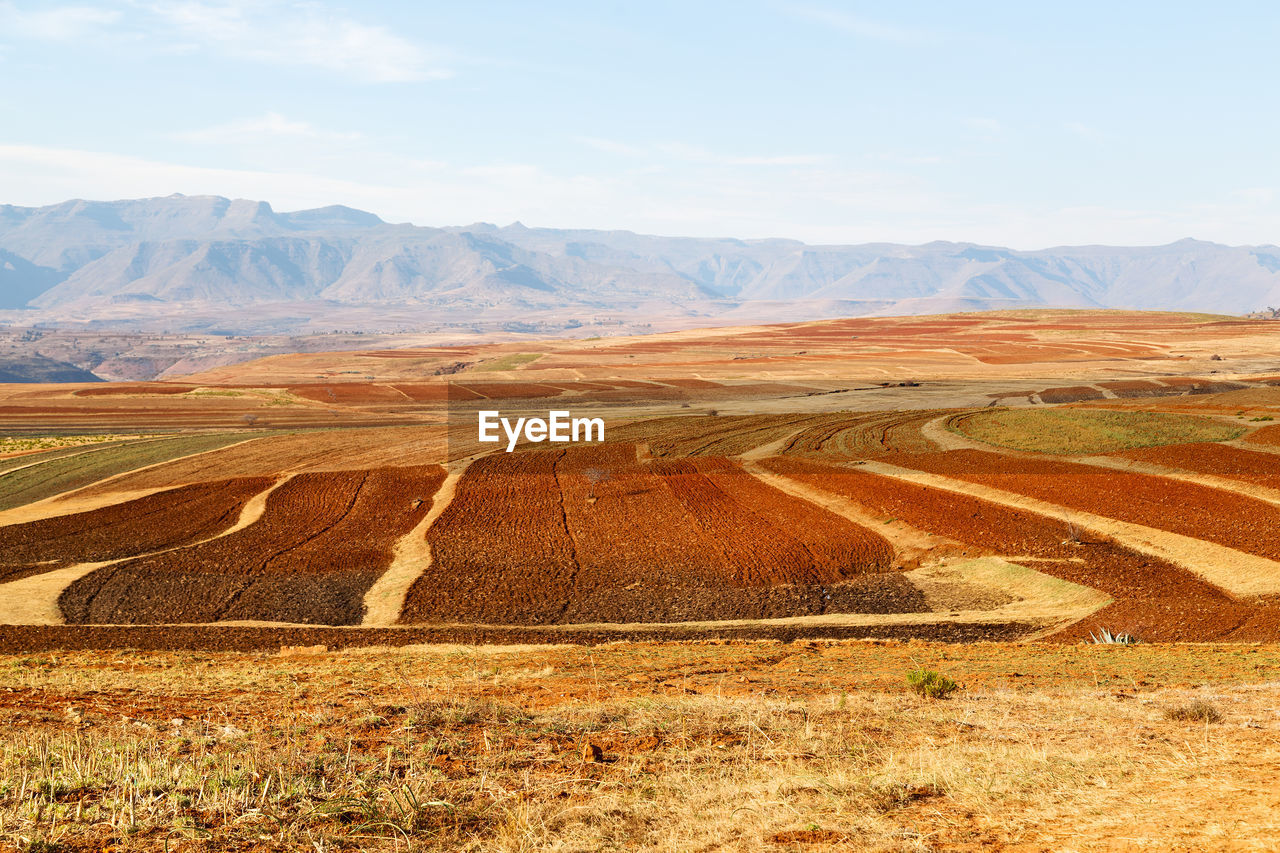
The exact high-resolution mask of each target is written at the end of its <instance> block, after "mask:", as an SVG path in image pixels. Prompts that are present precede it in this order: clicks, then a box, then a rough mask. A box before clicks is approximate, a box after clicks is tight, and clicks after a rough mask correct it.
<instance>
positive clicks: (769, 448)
mask: <svg viewBox="0 0 1280 853" xmlns="http://www.w3.org/2000/svg"><path fill="white" fill-rule="evenodd" d="M802 432H804V430H803V429H798V430H796V431H794V432H789V433H787V434H786V435H784V436H783V437H782V438H780V439H778V440H777V441H771V442H769V443H768V444H762V445H760V446H759V447H753V448H751V449H750V450H748V451H747V452H746V453H739V454H738V458H739V459H741V460H742V461H743V462H755V461H756V460H759V459H767V458H768V457H770V456H777V455H778V451H779V450H782V448H784V447H786V446H787V445H788V444H790V443H791V440H792V439H794V438H795V437H796V436H797V435H799V434H800V433H802ZM758 470H762V469H758ZM752 473H755V472H754V471H753V472H752ZM764 473H768V472H767V471H766V472H764ZM756 476H757V477H759V476H760V475H759V474H756Z"/></svg>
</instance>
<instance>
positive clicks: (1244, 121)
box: [0, 0, 1280, 249]
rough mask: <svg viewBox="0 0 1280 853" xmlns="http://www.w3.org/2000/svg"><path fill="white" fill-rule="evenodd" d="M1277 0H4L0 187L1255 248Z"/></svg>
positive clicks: (395, 212)
mask: <svg viewBox="0 0 1280 853" xmlns="http://www.w3.org/2000/svg"><path fill="white" fill-rule="evenodd" d="M1277 44H1280V4H1275V3H1271V2H1230V1H1229V0H1228V2H1220V3H1215V4H1206V3H1185V2H1160V3H1155V2H1126V3H1115V2H1091V1H1089V2H1074V3H1026V2H1009V3H1002V2H980V0H975V2H972V3H955V2H913V0H903V2H898V3H884V2H882V3H837V2H820V0H818V1H817V2H787V0H759V1H758V2H757V0H735V2H710V0H707V2H697V0H684V2H663V1H662V0H647V2H644V3H634V2H633V3H622V2H607V0H595V2H582V3H577V2H556V1H555V0H546V2H540V3H530V2H509V3H508V2H486V0H470V2H465V3H458V2H455V3H434V2H372V0H367V2H361V3H346V4H342V3H334V2H327V0H314V1H310V0H309V2H285V1H284V0H260V2H237V1H235V0H233V1H231V2H215V0H119V2H101V3H84V2H75V3H59V2H56V0H54V1H53V2H27V0H0V116H3V120H0V203H10V204H19V205H43V204H51V203H56V202H59V201H63V200H66V199H68V198H95V199H113V198H136V197H147V196H160V195H168V194H170V193H174V192H180V193H185V194H189V195H195V194H216V195H223V196H229V197H240V198H252V199H264V200H267V201H269V202H271V203H272V205H273V206H274V207H275V208H276V209H278V210H294V209H301V208H307V207H318V206H323V205H328V204H347V205H351V206H353V207H358V208H361V209H365V210H370V211H373V212H375V213H377V214H379V215H380V216H382V217H383V218H384V219H387V220H390V221H395V222H413V223H415V224H418V225H437V226H438V225H463V224H468V223H472V222H479V221H484V222H493V223H496V224H500V225H505V224H507V223H510V222H513V221H521V222H523V223H524V224H526V225H529V226H546V227H572V228H602V229H629V230H633V231H640V232H646V233H656V234H672V235H688V236H729V237H741V238H760V237H789V238H794V239H800V240H805V241H807V242H812V243H861V242H882V241H883V242H899V243H911V244H918V243H924V242H928V241H931V240H954V241H972V242H978V243H986V244H992V245H1001V246H1010V247H1013V248H1019V249H1035V248H1044V247H1049V246H1055V245H1068V244H1082V243H1104V244H1111V245H1153V244H1161V243H1167V242H1172V241H1174V240H1177V239H1181V238H1185V237H1194V238H1197V239H1203V240H1213V241H1217V242H1222V243H1229V244H1274V243H1280V156H1278V152H1280V110H1278V109H1276V107H1275V97H1276V87H1277V83H1280V50H1277V49H1276V45H1277Z"/></svg>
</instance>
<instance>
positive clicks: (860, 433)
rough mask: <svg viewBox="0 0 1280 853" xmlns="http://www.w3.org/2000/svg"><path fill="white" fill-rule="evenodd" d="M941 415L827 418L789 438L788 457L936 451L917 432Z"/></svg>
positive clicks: (873, 414) (854, 456)
mask: <svg viewBox="0 0 1280 853" xmlns="http://www.w3.org/2000/svg"><path fill="white" fill-rule="evenodd" d="M939 414H942V412H939V411H934V410H928V409H926V410H924V411H919V412H870V413H850V414H847V415H843V416H835V415H833V416H829V417H828V418H826V419H825V420H824V422H823V423H821V424H820V425H817V426H813V427H810V428H808V429H806V430H805V431H804V432H802V433H800V435H798V436H796V437H795V438H794V439H792V440H791V441H790V442H789V443H788V445H787V447H786V448H785V450H784V451H783V452H784V453H785V454H786V455H788V456H820V457H830V458H843V459H864V458H867V457H869V456H875V455H878V454H883V453H893V452H899V453H919V452H927V451H930V450H935V449H937V448H936V446H935V445H934V443H933V442H932V441H930V440H929V439H927V438H925V437H924V435H923V434H922V433H921V432H920V428H921V427H922V426H924V424H926V423H928V422H929V421H931V420H933V419H934V418H936V417H938V415H939Z"/></svg>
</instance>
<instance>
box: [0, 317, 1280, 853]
mask: <svg viewBox="0 0 1280 853" xmlns="http://www.w3.org/2000/svg"><path fill="white" fill-rule="evenodd" d="M1275 328H1277V327H1276V326H1274V325H1273V324H1271V323H1269V322H1267V321H1260V320H1240V319H1234V318H1221V317H1205V316H1200V315H1183V314H1158V315H1142V314H1134V313H1131V312H1049V311H1044V312H999V313H993V314H982V315H963V314H961V315H946V316H941V317H911V318H877V319H858V320H839V321H824V322H820V323H805V324H785V325H780V326H766V327H755V328H736V329H720V330H702V331H696V332H679V333H672V334H666V335H655V336H651V337H647V338H617V339H596V340H584V341H559V340H557V341H549V342H547V343H546V344H545V346H541V347H538V346H535V345H534V344H531V343H530V342H523V343H521V344H520V345H519V347H518V348H517V347H515V346H514V345H472V346H468V347H466V348H458V349H452V350H451V349H448V348H435V349H431V350H425V349H424V350H418V349H412V348H409V349H405V350H391V349H385V350H377V351H369V352H354V353H351V352H348V353H329V354H324V353H309V354H303V355H296V356H290V355H285V356H273V357H271V358H269V359H263V360H261V361H258V362H249V363H246V364H242V365H236V366H233V367H226V368H218V369H217V370H215V371H210V372H208V373H205V374H201V375H198V376H193V377H190V378H189V379H184V380H183V381H182V382H168V383H119V384H110V385H95V386H77V385H44V386H31V385H28V386H17V385H8V386H0V732H3V733H2V734H0V850H4V849H8V848H12V849H15V850H19V851H23V853H39V852H40V851H43V853H52V851H89V850H95V851H106V850H112V851H128V850H139V851H144V850H145V851H151V850H155V851H161V850H164V851H170V850H210V851H213V850H253V851H258V850H261V851H267V850H310V851H329V850H364V849H373V850H383V849H385V850H475V851H489V850H494V851H498V850H503V851H505V850H513V851H514V850H520V851H531V850H582V851H587V850H602V849H605V850H607V849H615V850H632V849H650V850H672V851H686V850H708V851H710V850H721V849H723V850H762V851H773V850H805V851H808V850H826V849H832V850H838V849H848V850H884V851H923V850H987V849H992V850H1018V851H1032V850H1045V851H1051V850H1131V849H1132V850H1188V851H1192V850H1266V849H1277V848H1280V841H1277V838H1280V836H1278V835H1277V825H1278V824H1280V818H1277V817H1276V815H1277V814H1280V798H1278V796H1277V795H1276V794H1275V793H1274V791H1276V790H1277V789H1280V785H1278V784H1277V782H1278V781H1280V738H1278V734H1280V717H1278V716H1277V711H1276V707H1277V705H1276V700H1277V698H1278V696H1280V673H1278V672H1277V669H1276V667H1277V666H1278V665H1280V645H1277V644H1280V546H1277V544H1276V543H1275V536H1274V531H1275V530H1276V529H1278V528H1280V427H1277V426H1276V425H1275V423H1274V422H1275V420H1276V419H1277V418H1280V359H1278V358H1276V356H1275V355H1274V332H1273V330H1274V329H1275ZM493 409H497V410H501V411H502V412H503V413H504V414H505V413H508V412H510V413H514V414H520V415H527V414H542V415H545V414H546V412H547V411H548V410H550V409H565V410H571V411H572V412H573V414H574V415H575V416H579V415H586V416H590V417H600V418H602V419H603V420H604V422H605V423H606V439H607V441H606V442H605V443H603V444H590V445H588V444H584V443H579V444H577V445H571V446H565V445H548V444H534V443H530V442H527V441H525V442H522V443H520V444H519V445H518V446H517V447H516V449H515V452H513V453H510V454H508V453H505V452H503V448H502V446H498V445H494V444H486V443H482V442H480V441H479V440H478V436H477V433H476V418H477V412H478V411H480V410H493ZM1116 636H1122V637H1123V638H1124V639H1126V640H1130V641H1136V643H1102V644H1099V643H1096V642H1095V641H1096V640H1097V639H1099V638H1103V637H1112V638H1114V637H1116ZM515 644H521V645H518V646H517V645H515ZM282 647H287V648H292V649H294V651H293V652H291V653H289V654H286V655H284V656H280V650H281V648H282ZM299 648H301V649H304V651H301V652H299V651H297V649H299ZM305 649H311V651H310V652H307V651H305ZM316 649H320V651H316ZM917 669H927V670H932V671H937V672H938V673H941V674H942V675H943V676H946V677H948V678H951V679H954V680H955V681H956V682H958V684H959V688H958V689H957V690H956V691H955V692H953V693H952V694H951V696H950V697H949V698H944V699H933V698H928V697H925V696H921V695H917V694H916V693H914V692H913V691H912V690H911V689H910V688H909V686H908V683H907V673H908V672H909V671H911V670H917ZM944 683H945V682H944ZM944 692H945V691H944ZM5 845H8V847H6V846H5Z"/></svg>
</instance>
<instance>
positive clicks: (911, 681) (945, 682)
mask: <svg viewBox="0 0 1280 853" xmlns="http://www.w3.org/2000/svg"><path fill="white" fill-rule="evenodd" d="M907 686H908V687H910V688H911V689H912V690H914V691H915V692H916V693H919V694H920V695H921V696H925V697H927V698H929V699H946V698H947V697H948V696H950V695H951V694H952V693H953V692H955V690H956V689H957V688H959V686H960V685H958V684H956V683H955V681H954V680H952V679H950V678H948V677H947V676H945V675H943V674H942V673H940V672H935V671H933V670H932V669H924V668H923V667H920V668H917V669H913V670H911V671H910V672H908V673H907Z"/></svg>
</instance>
